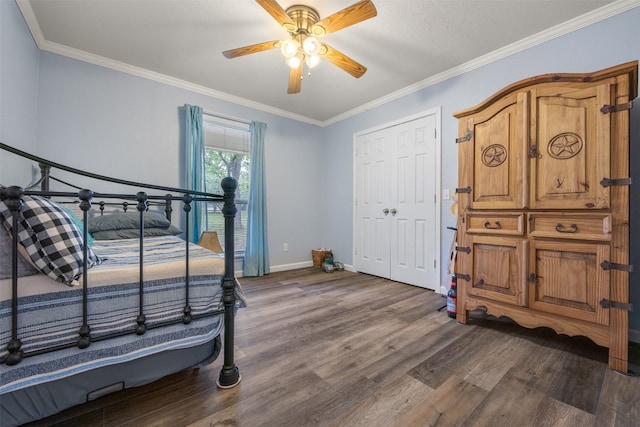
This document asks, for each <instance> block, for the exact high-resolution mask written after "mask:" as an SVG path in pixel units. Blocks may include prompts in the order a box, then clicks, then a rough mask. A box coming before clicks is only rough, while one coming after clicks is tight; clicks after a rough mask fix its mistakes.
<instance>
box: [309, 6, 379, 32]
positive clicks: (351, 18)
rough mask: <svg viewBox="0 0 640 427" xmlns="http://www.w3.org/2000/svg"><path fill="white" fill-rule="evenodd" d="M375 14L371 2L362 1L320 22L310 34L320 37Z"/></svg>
mask: <svg viewBox="0 0 640 427" xmlns="http://www.w3.org/2000/svg"><path fill="white" fill-rule="evenodd" d="M377 14H378V11H377V10H376V7H375V6H374V5H373V3H372V2H371V0H362V1H359V2H358V3H355V4H352V5H351V6H349V7H347V8H344V9H342V10H341V11H339V12H336V13H334V14H333V15H330V16H328V17H326V18H324V19H322V20H320V21H319V22H317V23H316V24H315V25H314V26H313V27H312V30H311V32H312V33H313V35H315V36H318V37H320V36H323V35H325V34H329V33H333V32H336V31H338V30H341V29H343V28H346V27H348V26H350V25H353V24H357V23H358V22H362V21H365V20H367V19H369V18H373V17H374V16H376V15H377Z"/></svg>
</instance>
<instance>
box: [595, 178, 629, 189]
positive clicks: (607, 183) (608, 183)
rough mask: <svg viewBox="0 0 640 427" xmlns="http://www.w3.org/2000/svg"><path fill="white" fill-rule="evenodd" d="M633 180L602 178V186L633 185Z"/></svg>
mask: <svg viewBox="0 0 640 427" xmlns="http://www.w3.org/2000/svg"><path fill="white" fill-rule="evenodd" d="M631 184H633V180H632V179H631V178H616V179H611V178H602V180H601V181H600V185H602V186H603V187H611V186H612V185H631Z"/></svg>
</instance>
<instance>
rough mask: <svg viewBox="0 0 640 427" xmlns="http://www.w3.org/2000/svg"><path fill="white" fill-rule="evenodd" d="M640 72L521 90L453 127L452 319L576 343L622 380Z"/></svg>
mask: <svg viewBox="0 0 640 427" xmlns="http://www.w3.org/2000/svg"><path fill="white" fill-rule="evenodd" d="M637 83H638V62H637V61H634V62H629V63H626V64H621V65H618V66H615V67H612V68H608V69H605V70H601V71H597V72H592V73H585V74H565V73H562V74H546V75H541V76H537V77H532V78H528V79H525V80H521V81H519V82H516V83H514V84H511V85H509V86H507V87H506V88H504V89H502V90H501V91H499V92H497V93H496V94H494V95H493V96H491V97H490V98H488V99H487V100H485V101H484V102H482V103H481V104H479V105H477V106H475V107H472V108H468V109H466V110H463V111H458V112H456V113H454V116H455V117H456V118H458V119H459V138H458V139H457V140H456V143H457V144H458V186H459V187H458V188H457V189H456V192H457V193H458V198H459V207H460V208H459V211H458V212H459V213H458V234H457V236H458V237H457V246H458V255H457V264H456V273H455V274H456V277H457V283H458V307H457V310H458V314H457V320H458V321H459V322H461V323H467V320H468V314H469V311H472V310H483V311H485V312H486V313H487V314H489V315H493V316H496V317H500V316H506V317H509V318H511V319H512V320H514V321H516V322H517V323H519V324H520V325H522V326H525V327H529V328H532V327H540V326H545V327H549V328H552V329H553V330H555V331H556V332H557V333H559V334H566V335H570V336H577V335H582V336H586V337H588V338H590V339H591V340H592V341H594V342H595V343H597V344H598V345H601V346H603V347H607V348H608V349H609V367H610V368H611V369H615V370H618V371H622V372H626V371H627V359H628V355H627V352H628V324H629V310H630V309H631V305H630V304H629V274H630V273H631V271H632V270H633V267H632V266H631V265H629V185H630V184H631V178H630V175H629V115H630V114H629V110H630V109H631V101H632V100H633V99H634V98H635V97H636V95H637Z"/></svg>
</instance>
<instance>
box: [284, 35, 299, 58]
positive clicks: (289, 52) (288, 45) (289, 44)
mask: <svg viewBox="0 0 640 427" xmlns="http://www.w3.org/2000/svg"><path fill="white" fill-rule="evenodd" d="M280 51H281V52H282V54H283V55H284V57H285V58H291V57H293V56H296V55H297V53H298V43H297V42H296V41H295V40H292V39H288V40H284V41H283V42H282V43H281V44H280Z"/></svg>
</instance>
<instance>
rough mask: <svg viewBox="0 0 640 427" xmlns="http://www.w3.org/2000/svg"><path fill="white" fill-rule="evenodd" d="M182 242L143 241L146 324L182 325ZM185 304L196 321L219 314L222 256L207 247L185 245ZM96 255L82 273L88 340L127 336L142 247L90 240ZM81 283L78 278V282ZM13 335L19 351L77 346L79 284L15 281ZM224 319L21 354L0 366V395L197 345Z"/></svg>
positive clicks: (6, 288)
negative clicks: (100, 259)
mask: <svg viewBox="0 0 640 427" xmlns="http://www.w3.org/2000/svg"><path fill="white" fill-rule="evenodd" d="M186 245H187V243H185V241H184V240H181V239H179V238H177V237H174V236H162V237H152V238H145V243H144V250H143V252H142V257H143V262H144V269H143V275H144V297H143V306H144V314H145V316H146V324H147V325H148V326H149V327H150V328H153V326H154V325H159V324H160V323H163V322H166V321H171V320H180V319H181V317H182V310H183V308H184V305H185V286H184V283H185V277H186V267H185V260H184V253H185V246H186ZM189 247H190V249H189V305H190V307H191V310H192V314H193V315H194V316H199V315H204V314H212V313H218V312H220V311H222V309H223V306H222V303H221V296H222V289H221V286H220V283H221V281H222V277H223V274H224V259H223V257H222V256H220V255H217V254H214V253H213V252H210V251H208V250H207V249H204V248H201V247H199V246H197V245H193V244H189ZM92 248H93V250H94V252H96V254H97V255H98V256H100V257H103V258H105V260H104V262H103V263H102V264H100V265H97V266H94V267H92V268H91V269H90V270H89V272H88V274H87V282H88V288H89V291H88V324H89V326H90V327H91V336H92V339H94V340H98V339H100V338H101V337H105V336H109V335H111V334H117V333H120V332H123V331H132V330H134V328H135V326H136V322H135V320H136V317H137V316H138V314H139V295H138V288H139V263H140V249H139V242H138V240H137V239H133V240H112V241H96V243H95V244H94V246H93V247H92ZM80 283H82V279H81V280H80ZM18 286H19V292H18V294H19V303H18V304H19V317H18V336H19V338H20V340H21V341H22V344H23V345H22V349H23V351H24V352H25V353H31V352H37V351H39V350H41V349H43V348H44V347H48V346H52V345H66V344H68V343H75V342H76V341H77V339H78V330H79V328H80V326H81V325H82V320H81V319H82V289H81V286H78V287H69V286H67V285H65V284H62V283H58V282H55V281H54V280H52V279H50V278H48V277H47V276H44V275H33V276H27V277H21V278H19V280H18ZM10 298H11V280H0V342H1V343H3V348H2V349H0V357H4V356H5V355H6V354H7V352H6V349H5V348H4V343H7V342H8V341H9V340H10V339H11V331H10V326H11V301H10ZM222 318H223V316H222V315H214V316H211V317H204V318H198V319H195V320H193V321H192V322H191V323H190V324H189V325H184V324H182V323H178V324H175V325H170V326H162V327H161V328H156V329H149V330H147V332H146V333H145V334H143V335H135V334H129V335H125V336H121V337H117V338H110V339H108V340H104V341H95V342H92V344H91V345H90V346H89V347H88V348H86V349H83V350H80V349H78V348H75V347H74V348H68V349H63V350H58V351H55V352H52V353H46V354H41V355H37V356H33V357H26V358H25V359H24V360H23V361H22V362H21V363H19V364H18V365H15V366H6V365H0V399H2V394H4V393H10V392H13V391H16V390H20V389H22V388H25V387H30V386H33V385H37V384H41V383H44V382H49V381H54V380H58V379H61V378H65V377H68V376H71V375H74V374H77V373H80V372H86V371H89V370H92V369H96V368H98V367H104V366H107V365H112V364H118V363H123V362H127V361H130V360H134V359H139V358H143V357H147V356H149V355H153V354H157V353H160V352H164V351H168V350H174V349H183V348H189V347H192V346H197V345H201V344H203V343H206V342H209V341H211V340H212V339H213V338H215V337H216V336H217V335H218V334H219V332H220V330H221V327H222V322H223V319H222Z"/></svg>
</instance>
